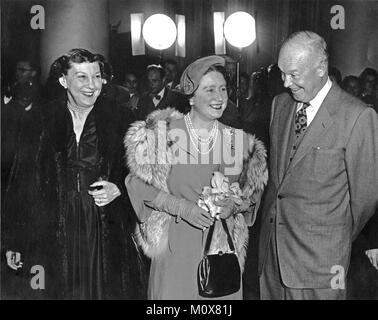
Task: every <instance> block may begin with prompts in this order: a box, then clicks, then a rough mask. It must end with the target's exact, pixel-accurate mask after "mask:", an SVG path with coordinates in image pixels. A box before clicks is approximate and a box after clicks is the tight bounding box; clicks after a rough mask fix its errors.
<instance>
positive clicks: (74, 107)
mask: <svg viewBox="0 0 378 320" xmlns="http://www.w3.org/2000/svg"><path fill="white" fill-rule="evenodd" d="M67 107H68V109H70V110H71V111H73V112H75V113H76V112H77V113H89V112H90V111H91V110H92V109H93V106H92V107H89V108H83V107H79V106H77V105H73V104H71V103H70V101H69V100H67Z"/></svg>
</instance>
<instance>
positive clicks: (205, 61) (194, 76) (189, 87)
mask: <svg viewBox="0 0 378 320" xmlns="http://www.w3.org/2000/svg"><path fill="white" fill-rule="evenodd" d="M225 64H226V61H225V59H224V58H222V57H220V56H207V57H203V58H200V59H197V60H196V61H194V62H193V63H191V64H190V65H189V66H188V67H187V68H186V69H185V70H184V72H183V73H182V75H181V79H180V93H182V94H185V95H190V94H192V93H193V92H194V91H196V90H197V88H198V85H199V82H200V80H201V78H202V76H203V75H204V74H205V72H206V71H207V70H208V69H209V68H210V67H211V66H214V65H219V66H223V67H224V66H225Z"/></svg>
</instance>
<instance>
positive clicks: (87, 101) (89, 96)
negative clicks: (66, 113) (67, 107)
mask: <svg viewBox="0 0 378 320" xmlns="http://www.w3.org/2000/svg"><path fill="white" fill-rule="evenodd" d="M59 82H60V84H61V85H62V86H63V87H64V88H66V89H67V94H68V100H69V102H70V103H71V104H72V105H76V106H78V107H81V108H89V107H92V106H93V105H94V103H95V102H96V100H97V97H98V96H99V94H100V92H101V88H102V77H101V71H100V65H99V64H98V62H83V63H71V68H70V69H69V70H68V72H67V75H63V76H62V77H61V78H59Z"/></svg>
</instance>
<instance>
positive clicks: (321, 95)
mask: <svg viewBox="0 0 378 320" xmlns="http://www.w3.org/2000/svg"><path fill="white" fill-rule="evenodd" d="M331 87H332V81H331V79H330V78H329V77H328V79H327V82H326V83H325V85H324V86H323V88H321V89H320V90H319V92H318V93H317V95H316V96H315V98H314V99H312V100H311V101H310V102H309V103H310V104H311V106H312V107H314V108H315V109H319V108H320V106H321V105H322V103H323V101H324V99H325V97H326V96H327V94H328V92H329V90H330V89H331Z"/></svg>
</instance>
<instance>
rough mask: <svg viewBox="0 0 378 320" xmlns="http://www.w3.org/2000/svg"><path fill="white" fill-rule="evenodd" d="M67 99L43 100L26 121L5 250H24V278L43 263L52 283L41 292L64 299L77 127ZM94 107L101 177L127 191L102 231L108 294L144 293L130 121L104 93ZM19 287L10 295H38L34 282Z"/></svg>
mask: <svg viewBox="0 0 378 320" xmlns="http://www.w3.org/2000/svg"><path fill="white" fill-rule="evenodd" d="M66 104H67V103H66V100H65V99H59V100H56V101H53V102H51V103H49V104H47V105H45V106H44V107H43V108H42V109H41V112H37V111H36V112H35V114H34V115H33V117H32V118H31V120H30V123H29V124H28V125H27V126H25V128H24V132H22V137H21V141H22V142H21V146H20V148H19V150H18V152H17V154H16V158H15V162H14V164H13V167H12V171H11V177H10V183H9V187H8V189H7V192H6V196H5V199H4V201H3V205H2V207H3V208H2V209H3V210H2V222H3V225H2V240H3V241H2V251H3V253H4V252H5V250H13V251H18V252H22V255H23V262H24V267H23V268H22V269H23V270H24V271H23V272H24V273H25V274H24V275H23V276H24V277H26V279H28V278H29V279H30V278H31V276H30V274H28V273H29V270H30V267H31V266H32V265H35V264H39V265H43V266H44V268H45V270H46V277H47V279H46V290H45V291H44V292H42V293H38V295H39V296H41V298H48V299H64V298H65V297H66V294H67V292H66V291H65V290H66V286H65V281H66V280H67V272H68V271H67V255H66V249H65V243H67V242H66V241H65V240H66V239H65V237H66V229H65V228H66V226H65V216H64V212H65V206H66V205H67V202H66V197H67V185H66V182H65V176H66V168H67V150H66V142H67V139H68V136H69V132H70V130H71V131H72V120H71V115H70V113H69V111H68V109H67V107H66ZM92 112H94V117H95V124H96V132H97V138H98V148H99V154H100V166H101V177H102V178H103V179H104V180H107V181H110V182H113V183H115V184H116V185H117V186H118V188H119V190H120V191H121V193H122V195H121V196H119V197H118V198H116V199H115V200H114V201H113V202H112V203H110V204H109V205H107V206H105V207H103V215H102V220H101V230H102V231H101V232H102V240H103V241H102V252H103V260H102V267H103V270H104V279H105V290H106V293H105V297H106V298H113V299H135V298H137V299H143V298H145V292H146V279H144V278H143V277H144V271H143V266H142V264H141V261H140V256H139V252H138V250H137V248H136V246H135V244H134V242H133V240H132V238H131V233H132V232H133V231H134V228H135V222H136V220H135V214H134V212H133V210H132V208H131V205H130V203H129V200H128V197H127V192H126V190H125V187H124V184H123V180H124V177H125V176H126V173H127V172H126V169H125V166H124V164H123V159H122V158H123V157H122V156H123V148H122V138H123V135H124V133H125V132H126V129H127V126H128V124H127V122H125V121H124V120H125V118H124V117H122V116H121V115H120V114H119V110H118V109H117V108H116V107H115V106H114V104H112V103H111V102H110V101H108V100H106V99H104V98H101V97H100V98H98V100H97V102H96V104H95V106H94V109H93V110H92ZM2 256H3V257H4V254H2ZM12 272H13V271H12V270H11V269H10V268H8V267H7V268H6V269H5V270H4V272H3V275H2V276H3V278H4V277H5V278H7V279H9V278H12V277H14V276H15V275H14V273H12ZM16 277H17V275H16ZM13 289H14V288H12V285H10V286H9V290H10V291H9V295H10V296H11V298H12V297H13V298H18V297H21V298H36V295H37V293H36V292H34V291H33V290H31V289H30V286H28V281H26V283H25V288H18V291H17V290H16V291H14V290H13ZM23 289H24V290H23ZM6 290H7V289H6V288H3V290H2V291H3V295H7V294H8V292H6ZM12 290H13V292H12ZM19 295H20V296H19Z"/></svg>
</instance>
